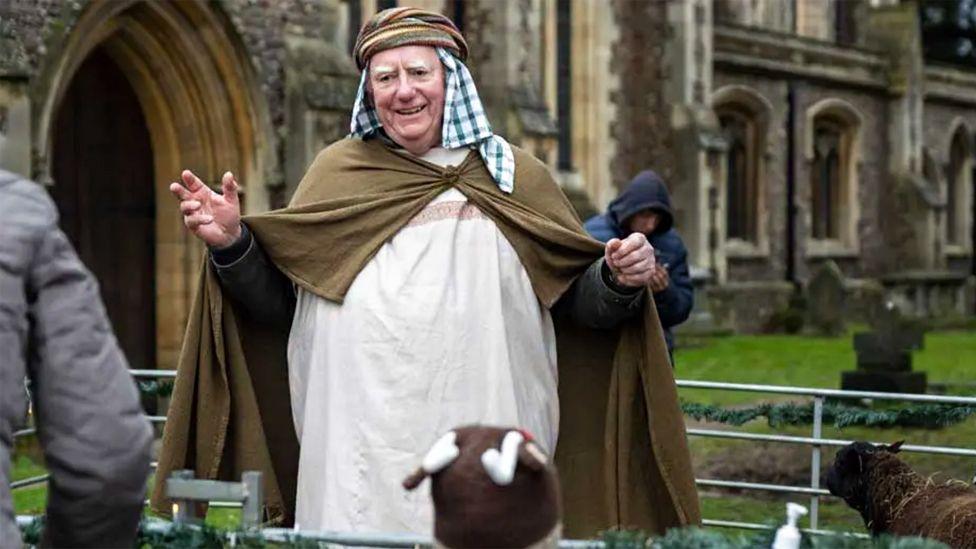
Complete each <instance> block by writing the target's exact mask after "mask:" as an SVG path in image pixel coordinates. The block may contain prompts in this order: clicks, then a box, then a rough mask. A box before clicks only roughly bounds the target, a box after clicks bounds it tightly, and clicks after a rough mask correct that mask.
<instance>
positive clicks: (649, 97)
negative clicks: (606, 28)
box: [610, 0, 675, 188]
mask: <svg viewBox="0 0 976 549" xmlns="http://www.w3.org/2000/svg"><path fill="white" fill-rule="evenodd" d="M612 10H613V15H614V21H615V23H616V26H617V28H618V32H619V34H618V36H617V38H616V41H615V42H614V44H613V49H612V54H611V60H610V68H611V73H612V74H613V75H614V76H615V77H616V78H619V80H620V82H621V84H620V87H619V88H618V89H617V90H615V91H614V92H613V93H612V94H611V97H610V100H611V103H613V105H614V107H615V109H616V110H615V113H614V114H615V116H616V118H615V119H614V120H613V121H612V122H611V128H612V129H611V139H612V140H613V141H614V143H615V147H616V149H615V151H614V156H613V160H612V161H611V164H610V165H611V168H610V173H611V180H612V181H613V182H614V183H615V184H616V185H617V186H618V188H619V187H620V186H621V185H623V184H626V183H627V182H628V181H630V179H631V178H632V177H633V176H634V175H635V174H637V173H638V172H639V171H641V170H643V169H647V168H648V167H653V168H654V170H655V171H657V172H658V173H659V174H660V175H661V177H663V178H664V180H665V181H670V180H671V178H672V176H673V175H674V173H675V160H674V158H673V152H674V149H673V143H672V132H671V127H670V122H669V113H670V110H671V105H669V104H668V103H667V102H666V101H665V96H664V86H663V85H662V82H663V81H665V79H667V78H668V70H667V67H665V65H664V61H663V59H664V43H665V40H666V39H667V37H668V36H669V33H670V30H669V28H668V24H667V4H666V3H665V2H633V1H632V0H614V1H613V3H612Z"/></svg>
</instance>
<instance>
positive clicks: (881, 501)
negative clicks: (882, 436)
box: [827, 442, 976, 549]
mask: <svg viewBox="0 0 976 549" xmlns="http://www.w3.org/2000/svg"><path fill="white" fill-rule="evenodd" d="M900 446H901V443H896V444H894V445H891V446H874V445H872V444H869V443H867V442H855V443H853V444H851V445H849V446H846V447H844V448H842V449H841V450H840V451H839V452H838V453H837V457H836V458H835V460H834V463H833V465H832V466H831V468H830V470H829V471H828V474H827V487H828V488H829V489H830V492H831V493H832V494H834V495H836V496H840V497H841V498H843V499H844V500H845V501H846V502H847V503H848V505H850V506H851V507H853V508H854V509H856V510H857V511H858V512H860V513H861V517H862V518H863V519H864V524H865V527H867V528H868V530H870V531H871V533H872V534H874V535H879V534H893V535H897V536H921V537H925V538H930V539H933V540H937V541H941V542H943V543H945V544H947V545H949V546H950V547H952V548H953V549H976V488H974V487H973V486H971V485H970V484H968V483H965V482H962V481H957V480H950V481H948V482H936V481H934V480H933V479H932V478H926V477H923V476H921V475H919V474H918V473H916V472H915V471H914V470H913V469H912V468H911V467H910V466H909V465H908V464H906V463H905V462H903V461H902V460H901V459H899V458H898V456H896V455H895V454H896V453H897V452H898V449H899V447H900Z"/></svg>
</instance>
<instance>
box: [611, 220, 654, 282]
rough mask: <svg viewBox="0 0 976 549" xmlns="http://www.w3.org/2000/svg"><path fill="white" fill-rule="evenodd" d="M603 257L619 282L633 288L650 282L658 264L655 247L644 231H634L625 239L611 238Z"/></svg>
mask: <svg viewBox="0 0 976 549" xmlns="http://www.w3.org/2000/svg"><path fill="white" fill-rule="evenodd" d="M603 257H604V260H605V261H606V262H607V267H609V268H610V272H611V273H612V274H613V277H614V279H615V280H616V281H617V283H618V284H620V285H621V286H629V287H631V288H639V287H642V286H646V285H647V284H648V283H650V282H651V277H652V275H653V273H654V267H655V266H656V265H657V260H656V259H655V258H654V248H652V247H651V244H650V243H649V242H648V241H647V237H646V236H644V235H643V234H642V233H632V234H631V235H630V236H628V237H627V238H625V239H623V240H621V239H619V238H613V239H611V240H610V241H609V242H607V246H606V248H605V249H604V252H603Z"/></svg>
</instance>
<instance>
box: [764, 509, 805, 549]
mask: <svg viewBox="0 0 976 549" xmlns="http://www.w3.org/2000/svg"><path fill="white" fill-rule="evenodd" d="M805 514H807V508H806V507H804V506H802V505H800V504H798V503H793V502H790V503H787V504H786V524H784V525H782V526H780V527H779V530H776V539H774V540H773V546H772V549H800V538H801V536H800V530H799V529H798V528H797V527H796V521H797V519H799V518H800V517H801V516H803V515H805Z"/></svg>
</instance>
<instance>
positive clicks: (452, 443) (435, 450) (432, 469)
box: [421, 431, 461, 475]
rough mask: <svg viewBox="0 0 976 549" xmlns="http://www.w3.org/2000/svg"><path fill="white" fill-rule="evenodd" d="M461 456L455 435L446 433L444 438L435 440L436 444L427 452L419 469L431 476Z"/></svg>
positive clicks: (449, 432) (451, 432)
mask: <svg viewBox="0 0 976 549" xmlns="http://www.w3.org/2000/svg"><path fill="white" fill-rule="evenodd" d="M460 454H461V450H460V449H458V447H457V433H455V432H454V431H448V432H447V433H446V434H445V435H444V436H442V437H441V438H439V439H437V442H435V443H434V445H433V446H431V447H430V450H427V455H425V456H424V460H423V462H422V465H421V468H422V469H423V470H424V471H426V472H427V474H429V475H432V474H434V473H437V472H440V471H441V470H442V469H444V468H445V467H447V466H448V465H450V464H451V463H453V462H454V460H455V459H457V457H458V456H459V455H460Z"/></svg>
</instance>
